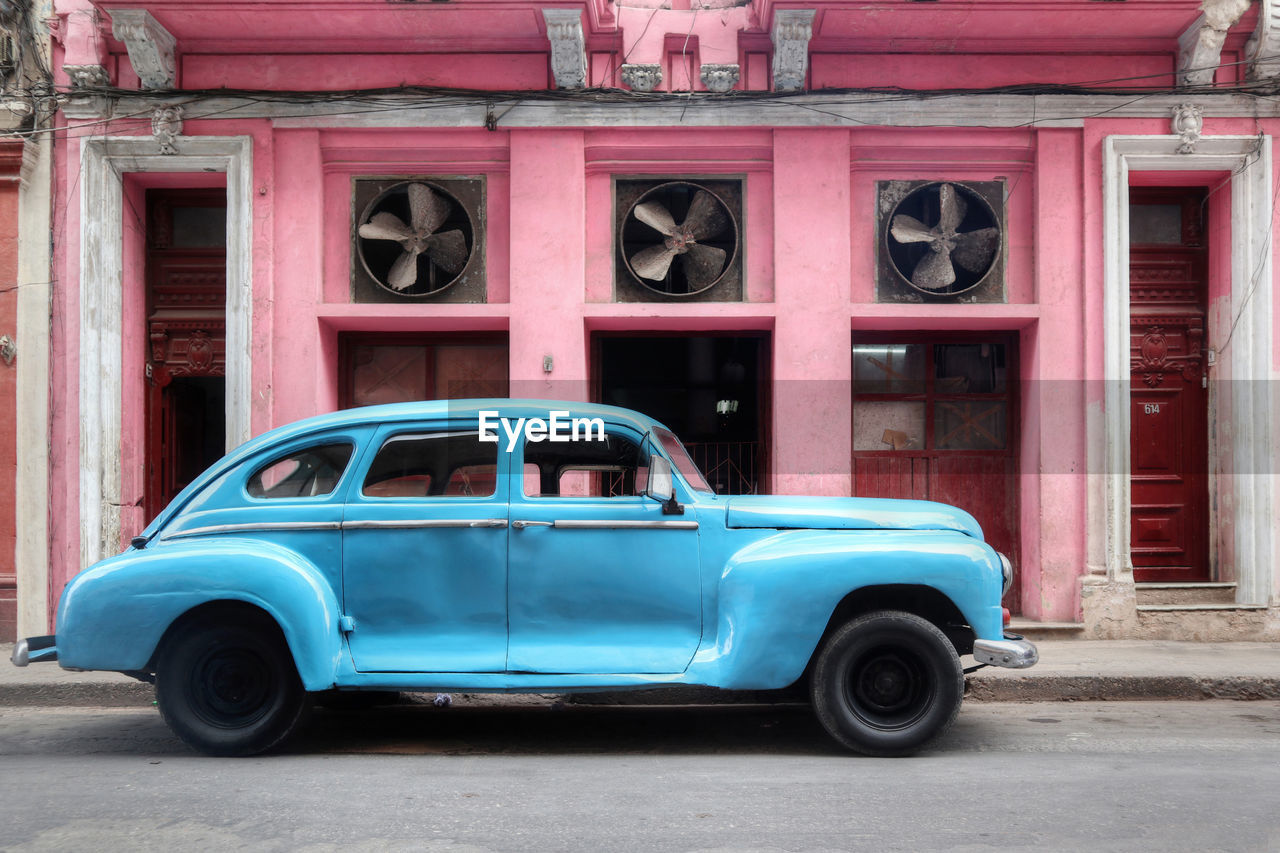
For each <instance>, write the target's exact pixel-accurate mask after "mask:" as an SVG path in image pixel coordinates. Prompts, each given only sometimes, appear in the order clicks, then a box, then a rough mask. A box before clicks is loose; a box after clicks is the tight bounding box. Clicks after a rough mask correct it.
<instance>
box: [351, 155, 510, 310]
mask: <svg viewBox="0 0 1280 853" xmlns="http://www.w3.org/2000/svg"><path fill="white" fill-rule="evenodd" d="M483 210H484V184H483V182H482V181H481V180H479V179H475V178H438V177H404V176H397V177H388V178H357V179H356V180H355V182H354V190H353V194H352V211H353V217H352V233H351V239H352V252H351V254H352V290H353V296H354V298H355V300H356V301H357V302H404V301H409V302H422V301H427V302H484V301H485V283H484V246H483V244H484V219H483Z"/></svg>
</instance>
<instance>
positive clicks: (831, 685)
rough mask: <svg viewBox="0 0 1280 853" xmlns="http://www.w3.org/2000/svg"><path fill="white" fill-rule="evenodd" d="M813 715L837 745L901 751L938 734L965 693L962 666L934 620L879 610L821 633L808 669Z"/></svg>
mask: <svg viewBox="0 0 1280 853" xmlns="http://www.w3.org/2000/svg"><path fill="white" fill-rule="evenodd" d="M810 695H811V697H812V700H813V707H814V711H815V712H816V714H817V716H818V720H819V721H820V722H821V723H822V725H823V726H824V727H825V728H826V730H827V731H828V732H829V733H830V734H831V736H832V737H834V738H835V739H836V740H837V741H839V742H840V743H841V744H843V745H844V746H846V747H848V748H849V749H852V750H854V751H856V752H861V753H865V754H867V755H906V754H909V753H912V752H915V751H916V750H918V749H920V748H921V747H923V746H925V745H926V744H928V743H929V742H930V741H932V740H934V739H935V738H937V737H939V736H941V735H942V734H943V733H944V732H945V731H946V730H947V729H948V728H950V727H951V724H952V723H953V722H954V721H955V718H956V714H957V713H958V712H959V710H960V702H961V700H962V699H963V698H964V671H963V670H962V668H961V666H960V658H959V656H958V655H957V654H956V650H955V648H954V647H953V646H952V645H951V642H950V641H949V640H948V639H947V637H946V635H944V634H943V633H942V631H940V630H938V628H937V626H935V625H934V624H933V623H931V622H929V621H928V620H926V619H922V618H920V617H919V616H916V615H915V614H912V613H904V612H900V611H895V610H882V611H877V612H875V613H867V614H865V615H863V616H859V617H858V618H856V619H853V620H852V621H850V622H848V623H846V624H845V625H844V626H843V627H841V628H840V629H839V630H837V631H836V632H835V633H834V634H832V635H831V637H830V638H828V640H827V642H826V644H825V645H824V646H823V648H822V652H821V653H820V654H819V655H818V660H817V662H816V664H815V666H814V669H813V678H812V682H811V685H810Z"/></svg>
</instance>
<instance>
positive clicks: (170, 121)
mask: <svg viewBox="0 0 1280 853" xmlns="http://www.w3.org/2000/svg"><path fill="white" fill-rule="evenodd" d="M151 135H152V136H154V137H155V140H156V144H157V145H159V146H160V153H161V154H177V153H178V149H177V147H176V146H175V144H174V143H176V142H177V141H178V137H179V136H181V135H182V107H180V106H178V105H176V104H166V105H163V106H159V107H156V109H155V112H153V113H152V114H151Z"/></svg>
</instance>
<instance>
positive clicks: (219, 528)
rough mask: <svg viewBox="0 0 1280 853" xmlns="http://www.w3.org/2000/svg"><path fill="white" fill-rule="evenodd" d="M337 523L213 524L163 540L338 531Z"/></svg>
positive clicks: (184, 531)
mask: <svg viewBox="0 0 1280 853" xmlns="http://www.w3.org/2000/svg"><path fill="white" fill-rule="evenodd" d="M341 526H342V525H341V523H340V522H337V521H258V522H250V523H247V524H211V525H209V526H208V527H193V528H191V529H190V530H177V531H174V532H173V533H163V534H161V536H160V538H161V539H185V538H187V537H189V536H213V535H216V534H219V533H275V532H280V531H289V530H338V529H340V528H341Z"/></svg>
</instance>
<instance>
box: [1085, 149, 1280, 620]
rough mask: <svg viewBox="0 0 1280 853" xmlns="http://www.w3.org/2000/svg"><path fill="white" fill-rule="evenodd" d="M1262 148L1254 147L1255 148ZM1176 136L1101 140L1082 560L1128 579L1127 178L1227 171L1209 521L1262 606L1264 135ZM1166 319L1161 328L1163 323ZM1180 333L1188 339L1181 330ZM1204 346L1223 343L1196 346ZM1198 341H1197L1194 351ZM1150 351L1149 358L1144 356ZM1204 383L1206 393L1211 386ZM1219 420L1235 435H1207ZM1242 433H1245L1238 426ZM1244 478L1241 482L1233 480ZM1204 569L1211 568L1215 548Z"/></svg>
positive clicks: (1267, 254) (1268, 576) (1268, 273)
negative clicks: (1225, 538)
mask: <svg viewBox="0 0 1280 853" xmlns="http://www.w3.org/2000/svg"><path fill="white" fill-rule="evenodd" d="M1260 141H1261V145H1259V142H1260ZM1181 144H1182V140H1181V138H1180V137H1176V136H1109V137H1107V138H1106V140H1105V142H1104V144H1103V172H1102V178H1103V260H1104V273H1103V306H1102V310H1103V363H1104V370H1103V378H1104V379H1105V382H1104V383H1103V385H1104V402H1103V411H1102V413H1101V431H1102V441H1101V444H1100V445H1099V451H1098V452H1100V453H1101V454H1102V458H1100V459H1099V458H1094V459H1091V461H1090V470H1094V471H1101V472H1102V476H1101V477H1100V478H1099V488H1098V489H1097V490H1096V491H1091V492H1090V515H1091V516H1093V517H1095V518H1098V519H1099V520H1101V521H1102V522H1103V523H1102V524H1100V525H1097V526H1091V528H1090V531H1091V532H1090V534H1089V559H1090V562H1091V563H1093V564H1094V565H1098V566H1099V568H1100V569H1101V570H1102V571H1104V572H1105V575H1106V578H1105V579H1106V580H1107V581H1111V582H1117V581H1118V582H1123V583H1130V584H1131V583H1132V582H1133V566H1132V561H1131V558H1130V543H1131V529H1130V512H1131V509H1132V493H1131V490H1130V470H1131V468H1130V465H1131V461H1130V446H1129V442H1130V428H1131V424H1130V392H1129V389H1130V380H1131V376H1132V373H1131V371H1132V369H1133V361H1132V338H1131V335H1132V331H1133V330H1132V325H1131V324H1132V322H1133V319H1134V317H1135V316H1137V317H1138V319H1143V318H1145V315H1144V314H1143V313H1142V312H1143V310H1144V309H1143V308H1141V307H1139V308H1137V309H1136V310H1134V309H1131V307H1130V290H1129V272H1130V270H1129V267H1130V258H1129V173H1130V172H1131V171H1138V170H1141V171H1174V172H1185V171H1187V170H1196V171H1201V170H1203V171H1207V172H1230V173H1231V179H1230V180H1231V183H1230V185H1229V186H1230V193H1231V200H1230V204H1231V236H1230V239H1231V246H1230V258H1231V289H1230V298H1229V304H1228V305H1226V306H1224V307H1223V310H1224V311H1226V312H1227V315H1228V316H1230V317H1234V318H1236V322H1235V330H1234V331H1233V332H1232V337H1231V347H1230V349H1229V351H1228V352H1227V353H1225V354H1224V355H1225V358H1220V359H1219V360H1218V362H1217V365H1216V366H1214V367H1213V368H1211V370H1212V371H1214V372H1215V373H1217V374H1218V375H1217V376H1216V377H1215V378H1216V380H1217V386H1216V387H1217V389H1218V390H1217V392H1216V394H1217V397H1216V402H1214V403H1213V404H1212V408H1211V410H1210V428H1209V435H1210V439H1209V442H1210V443H1209V453H1208V457H1209V458H1208V459H1207V460H1206V461H1207V463H1208V465H1209V470H1210V471H1211V472H1218V471H1221V472H1226V473H1228V474H1235V475H1236V476H1228V477H1219V478H1216V479H1215V480H1214V482H1213V483H1212V485H1211V486H1210V488H1211V489H1214V490H1215V491H1216V493H1217V495H1218V504H1219V505H1220V506H1222V507H1224V508H1228V507H1229V510H1223V511H1229V512H1230V518H1229V519H1225V520H1223V519H1221V518H1219V519H1217V520H1214V521H1211V522H1210V523H1211V524H1218V525H1220V526H1221V527H1222V529H1225V530H1229V531H1230V533H1229V534H1226V535H1230V536H1231V537H1232V538H1233V541H1232V542H1231V543H1230V546H1229V548H1230V553H1231V559H1232V562H1233V564H1234V565H1233V566H1232V568H1233V569H1234V571H1235V573H1236V578H1237V587H1236V595H1237V601H1238V602H1240V603H1242V604H1265V603H1267V601H1268V600H1269V598H1270V597H1271V594H1272V593H1271V588H1272V584H1273V582H1274V579H1273V569H1272V566H1273V565H1274V560H1273V555H1274V551H1275V544H1276V542H1275V540H1276V534H1275V531H1274V530H1273V529H1272V521H1273V516H1274V510H1275V494H1274V489H1275V483H1276V478H1275V477H1274V476H1269V475H1268V474H1269V472H1271V471H1273V470H1274V461H1273V460H1272V459H1271V447H1272V440H1273V439H1272V437H1273V434H1274V428H1273V426H1272V424H1273V417H1272V411H1273V403H1272V395H1273V391H1272V388H1271V386H1272V385H1273V384H1274V383H1273V382H1272V381H1270V380H1271V356H1272V310H1273V309H1272V305H1273V297H1272V291H1271V288H1269V287H1254V283H1255V282H1258V281H1271V277H1272V248H1271V222H1272V214H1273V210H1272V206H1273V204H1272V203H1273V196H1272V165H1271V146H1272V139H1271V138H1270V137H1263V138H1262V139H1261V140H1259V138H1258V137H1256V136H1204V137H1202V138H1201V139H1200V141H1199V142H1198V143H1197V145H1196V150H1195V151H1194V152H1193V153H1191V154H1180V153H1178V151H1179V147H1180V146H1181ZM1162 322H1164V321H1162ZM1188 337H1190V334H1189V335H1188ZM1206 343H1207V344H1208V346H1209V347H1210V348H1211V349H1213V348H1216V347H1220V346H1221V343H1222V342H1221V341H1217V340H1214V339H1212V338H1210V340H1208V341H1207V342H1206ZM1197 346H1198V345H1197ZM1152 352H1153V354H1155V351H1154V350H1153V351H1152ZM1211 387H1213V386H1211ZM1223 417H1228V419H1229V420H1230V422H1231V423H1232V424H1234V425H1235V428H1234V429H1226V430H1224V429H1218V428H1215V425H1216V423H1217V420H1216V419H1219V418H1223ZM1246 426H1247V428H1246ZM1246 474H1247V475H1251V476H1240V475H1246ZM1211 547H1212V548H1213V549H1214V550H1213V551H1212V552H1211V554H1210V563H1211V564H1215V565H1217V564H1219V563H1218V561H1219V554H1218V550H1217V549H1218V547H1219V546H1218V544H1217V543H1216V542H1215V544H1214V545H1213V546H1211Z"/></svg>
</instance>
